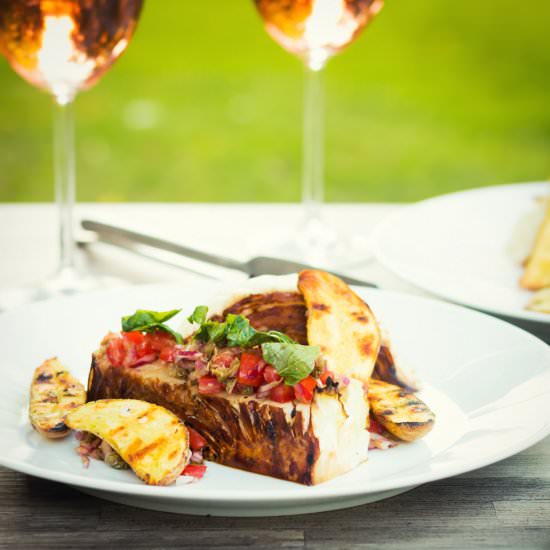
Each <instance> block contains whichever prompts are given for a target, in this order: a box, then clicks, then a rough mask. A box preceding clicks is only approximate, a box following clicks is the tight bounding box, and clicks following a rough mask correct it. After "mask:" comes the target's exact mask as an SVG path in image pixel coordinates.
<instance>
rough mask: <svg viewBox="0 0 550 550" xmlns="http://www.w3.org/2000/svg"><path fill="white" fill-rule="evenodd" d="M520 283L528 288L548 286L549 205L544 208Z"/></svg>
mask: <svg viewBox="0 0 550 550" xmlns="http://www.w3.org/2000/svg"><path fill="white" fill-rule="evenodd" d="M520 285H521V286H522V287H523V288H526V289H528V290H540V289H541V288H544V287H547V286H550V205H549V206H548V208H547V209H546V216H545V218H544V221H543V222H542V225H541V226H540V229H539V232H538V234H537V238H536V240H535V245H534V247H533V251H532V252H531V256H530V257H529V259H528V260H527V264H526V266H525V271H524V273H523V276H522V278H521V279H520Z"/></svg>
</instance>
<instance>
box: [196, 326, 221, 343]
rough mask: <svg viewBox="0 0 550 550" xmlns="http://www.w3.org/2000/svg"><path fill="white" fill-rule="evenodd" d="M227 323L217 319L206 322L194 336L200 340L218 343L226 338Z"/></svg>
mask: <svg viewBox="0 0 550 550" xmlns="http://www.w3.org/2000/svg"><path fill="white" fill-rule="evenodd" d="M225 332H226V325H225V323H218V322H217V321H206V322H204V323H203V324H202V325H201V326H200V328H199V330H198V331H197V332H195V335H194V336H193V338H195V339H196V340H200V341H201V342H215V343H218V342H220V341H221V340H223V339H224V338H225Z"/></svg>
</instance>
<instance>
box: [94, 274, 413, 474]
mask: <svg viewBox="0 0 550 550" xmlns="http://www.w3.org/2000/svg"><path fill="white" fill-rule="evenodd" d="M291 280H292V279H289V278H274V277H268V278H259V279H257V280H256V281H255V283H254V286H255V288H257V289H258V292H256V293H253V294H250V292H249V290H247V291H245V292H242V293H240V294H239V293H237V294H236V295H232V296H230V297H229V298H228V297H226V298H225V299H224V301H223V302H224V303H223V305H220V304H217V307H215V308H214V312H213V314H211V315H210V316H209V315H208V311H209V310H208V308H207V307H206V306H199V307H197V308H196V309H195V311H194V312H193V314H192V315H191V316H190V317H189V321H190V325H188V327H187V334H184V335H183V336H182V335H180V334H179V333H176V332H174V331H173V330H172V329H171V328H170V327H168V325H166V324H165V323H166V321H168V320H169V319H170V318H172V317H173V316H174V315H175V314H177V313H178V311H179V310H172V311H169V312H151V311H144V310H138V311H137V312H136V313H135V314H134V315H131V316H127V317H125V318H123V322H122V331H121V332H120V333H109V334H108V335H107V336H106V337H105V338H104V339H103V341H102V343H101V346H100V348H99V350H98V351H97V352H95V353H94V355H93V361H92V367H91V370H90V374H89V381H88V398H89V399H91V400H97V399H105V398H107V399H109V398H123V399H124V398H133V399H143V400H145V401H148V402H152V403H156V404H158V405H161V406H163V407H166V408H168V409H169V410H171V411H173V412H174V413H176V414H177V415H178V416H179V417H180V418H182V419H185V421H186V423H187V424H188V426H190V427H191V428H193V429H194V430H196V431H197V432H199V433H200V434H201V436H202V437H203V438H204V441H205V445H204V449H203V450H204V454H205V458H206V459H210V460H213V461H214V462H219V463H221V464H225V465H228V466H233V467H237V468H241V469H244V470H248V471H251V472H256V473H260V474H266V475H271V476H274V477H278V478H281V479H286V480H289V481H295V482H299V483H303V484H308V485H309V484H315V483H320V482H322V481H326V480H328V479H331V478H333V477H335V476H337V475H340V474H342V473H344V472H347V471H349V470H351V469H353V468H355V467H356V466H357V465H359V464H360V463H362V462H364V461H365V460H366V458H367V452H368V448H369V432H368V430H367V425H368V417H369V401H368V399H367V391H368V387H369V383H372V381H371V375H372V374H373V371H375V366H376V363H377V358H378V355H379V351H380V347H381V335H380V329H379V327H378V323H377V321H376V319H375V317H374V315H373V313H372V312H371V310H370V308H369V307H368V306H367V305H366V304H365V303H364V302H363V300H361V299H360V298H359V297H358V296H357V295H356V294H355V293H354V292H353V291H352V290H351V289H350V288H349V287H348V286H347V285H345V283H343V282H342V281H341V280H340V279H338V278H336V277H333V276H332V275H328V274H326V273H324V272H320V271H315V270H306V271H303V272H301V273H300V275H299V277H298V280H296V279H294V280H293V281H292V283H289V281H291ZM262 285H263V286H262ZM285 285H286V286H285ZM238 310H240V311H238ZM390 357H391V354H390ZM386 367H387V365H386ZM389 371H390V373H392V376H393V378H392V380H391V381H392V382H395V381H396V376H397V374H396V373H397V372H398V371H397V369H395V368H394V369H389ZM385 372H388V369H387V368H386V369H385V371H384V370H382V377H383V376H384V375H385ZM377 375H380V373H377ZM378 377H380V376H378ZM397 381H399V380H397ZM403 385H404V386H405V384H403ZM407 387H408V386H407ZM392 395H393V394H392ZM372 422H373V423H374V422H375V421H374V420H373V421H372ZM394 424H396V425H399V422H394ZM378 426H380V425H378ZM399 427H400V428H403V426H399ZM379 431H381V432H383V433H384V435H383V436H382V437H384V436H388V437H390V438H391V435H390V433H388V432H390V430H388V431H384V428H380V429H379ZM400 433H404V434H405V435H406V436H408V437H410V435H409V434H408V432H406V430H401V432H400ZM417 433H420V430H419V431H418V432H417ZM413 439H414V438H413Z"/></svg>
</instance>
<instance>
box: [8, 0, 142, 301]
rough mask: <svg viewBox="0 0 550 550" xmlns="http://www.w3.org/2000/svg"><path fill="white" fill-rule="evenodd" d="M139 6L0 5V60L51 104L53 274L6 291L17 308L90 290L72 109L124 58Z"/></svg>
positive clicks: (90, 2)
mask: <svg viewBox="0 0 550 550" xmlns="http://www.w3.org/2000/svg"><path fill="white" fill-rule="evenodd" d="M142 2H143V0H0V52H1V53H2V54H3V55H4V56H5V57H6V59H7V60H8V63H9V64H10V65H11V67H12V68H13V69H14V71H15V72H17V73H18V74H19V75H20V76H22V77H23V78H24V79H25V80H26V81H27V82H29V83H30V84H32V85H33V86H36V87H37V88H40V89H42V90H45V91H46V92H48V93H49V94H51V96H52V97H53V100H54V101H53V103H54V110H55V112H54V179H55V197H56V203H57V208H58V213H59V245H60V247H59V250H60V252H59V266H58V270H57V272H56V273H55V274H54V275H53V276H52V277H51V278H49V279H48V280H46V281H45V282H44V283H42V284H41V285H39V286H36V287H32V288H31V287H29V288H19V289H10V291H9V292H8V293H7V295H8V296H9V297H10V299H8V302H11V303H12V304H13V303H19V302H26V301H33V300H39V299H44V298H47V297H51V296H55V295H58V294H70V293H74V292H78V291H80V290H85V289H88V288H93V287H94V286H97V283H98V280H97V279H94V278H92V277H90V276H82V275H81V274H79V273H78V271H77V269H76V265H75V241H74V235H73V209H74V202H75V154H74V122H73V112H72V111H73V109H72V107H73V101H74V98H75V96H76V93H77V92H78V91H80V90H85V89H87V88H90V87H91V86H93V85H94V84H95V83H96V82H97V81H98V80H99V79H100V78H101V76H102V75H103V74H104V73H105V72H106V71H107V70H108V69H109V68H110V67H111V65H112V64H113V63H114V62H115V61H116V60H117V59H118V58H119V57H120V55H121V54H122V53H123V52H124V50H125V49H126V47H127V46H128V43H129V41H130V39H131V37H132V35H133V33H134V31H135V28H136V25H137V20H138V17H139V14H140V11H141V6H142Z"/></svg>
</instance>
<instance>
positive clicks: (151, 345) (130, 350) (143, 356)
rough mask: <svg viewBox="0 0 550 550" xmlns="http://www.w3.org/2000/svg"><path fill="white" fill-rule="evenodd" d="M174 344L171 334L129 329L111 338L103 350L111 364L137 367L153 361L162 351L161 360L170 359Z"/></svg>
mask: <svg viewBox="0 0 550 550" xmlns="http://www.w3.org/2000/svg"><path fill="white" fill-rule="evenodd" d="M175 344H176V342H175V340H174V338H173V337H172V335H170V334H168V333H165V332H162V331H156V332H154V333H151V334H144V333H142V332H139V331H131V332H122V333H121V334H120V336H117V337H114V338H111V339H110V340H109V342H108V343H107V346H106V350H105V351H106V353H107V357H108V358H109V361H110V363H111V364H112V365H113V366H116V367H137V366H139V365H144V364H146V363H151V362H153V361H155V360H156V359H157V358H158V356H159V352H163V357H162V359H163V361H170V360H171V359H172V356H171V354H172V351H171V350H172V349H173V347H174V345H175Z"/></svg>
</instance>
